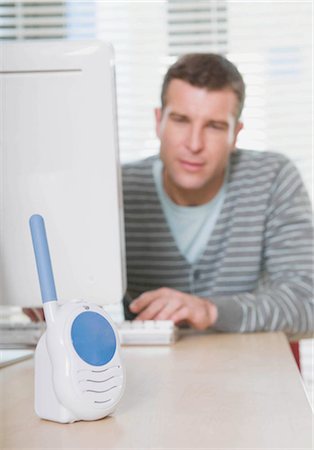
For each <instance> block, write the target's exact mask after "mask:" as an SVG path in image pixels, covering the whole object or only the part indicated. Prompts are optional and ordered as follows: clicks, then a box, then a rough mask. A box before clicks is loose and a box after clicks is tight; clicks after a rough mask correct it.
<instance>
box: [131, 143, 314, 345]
mask: <svg viewBox="0 0 314 450" xmlns="http://www.w3.org/2000/svg"><path fill="white" fill-rule="evenodd" d="M154 158H155V157H151V158H148V159H146V160H143V161H140V162H138V163H134V164H130V165H127V166H125V167H124V168H123V191H124V214H125V232H126V254H127V277H128V296H127V297H126V299H125V312H126V317H127V318H131V317H132V315H131V313H130V311H129V309H128V302H129V301H130V300H131V299H133V298H135V297H137V296H138V295H139V294H141V293H142V292H144V291H146V290H153V289H157V288H159V287H163V286H166V287H170V288H173V289H178V290H181V291H184V292H187V293H192V294H194V295H198V296H200V297H202V298H206V299H210V300H211V301H212V302H213V303H215V304H216V305H217V307H218V321H217V323H216V324H215V329H216V330H220V331H227V332H229V331H230V332H250V331H267V330H283V331H285V332H286V333H287V334H288V335H290V336H291V337H292V336H295V335H297V336H298V337H300V336H301V335H309V334H311V333H312V331H313V312H314V310H313V295H312V294H313V289H312V286H313V285H312V283H313V278H312V274H313V270H312V269H313V267H312V237H313V233H312V217H311V207H310V201H309V198H308V195H307V193H306V191H305V188H304V185H303V183H302V180H301V178H300V175H299V173H298V171H297V170H296V168H295V166H294V165H293V164H292V163H291V162H290V161H289V160H288V159H287V158H286V157H284V156H283V155H279V154H276V153H270V152H255V151H248V150H237V151H236V152H235V153H233V154H232V156H231V160H230V173H229V178H228V187H227V192H226V197H225V201H224V205H223V207H222V210H221V213H220V216H219V218H218V220H217V222H216V226H215V228H214V230H213V233H212V235H211V237H210V239H209V242H208V243H207V246H206V248H205V249H204V253H203V254H202V256H201V257H200V259H199V260H198V261H197V262H196V263H195V264H189V263H188V262H187V260H186V259H185V258H184V257H183V256H182V255H181V254H180V252H179V250H178V248H177V246H176V244H175V241H174V239H173V236H172V234H171V232H170V230H169V228H168V225H167V222H166V220H165V217H164V215H163V211H162V208H161V205H160V202H159V199H158V195H157V193H156V188H155V183H154V180H153V176H152V163H153V161H154Z"/></svg>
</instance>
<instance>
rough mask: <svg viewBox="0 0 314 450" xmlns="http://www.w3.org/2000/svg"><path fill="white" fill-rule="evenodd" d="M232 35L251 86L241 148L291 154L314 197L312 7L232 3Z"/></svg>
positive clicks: (232, 53)
mask: <svg viewBox="0 0 314 450" xmlns="http://www.w3.org/2000/svg"><path fill="white" fill-rule="evenodd" d="M228 33H229V43H228V52H227V56H228V57H229V58H230V59H231V60H232V61H233V62H235V63H236V64H237V66H238V68H239V70H240V71H241V73H242V74H243V76H244V80H245V82H246V84H247V98H246V103H245V108H244V111H243V121H244V125H245V127H244V130H243V131H242V132H241V133H240V136H239V141H238V143H239V146H242V147H244V148H251V149H252V148H253V149H254V148H255V149H258V150H275V151H278V152H281V153H284V154H286V155H287V156H288V157H290V158H291V159H292V160H293V161H294V162H295V163H296V165H297V166H298V168H299V170H300V172H301V174H302V176H303V179H304V181H305V184H306V186H307V188H308V191H309V192H310V193H311V194H312V170H311V166H312V152H311V149H312V95H311V93H312V5H311V3H310V2H287V1H285V2H278V1H277V2H255V1H254V2H250V3H247V2H232V1H230V2H229V4H228Z"/></svg>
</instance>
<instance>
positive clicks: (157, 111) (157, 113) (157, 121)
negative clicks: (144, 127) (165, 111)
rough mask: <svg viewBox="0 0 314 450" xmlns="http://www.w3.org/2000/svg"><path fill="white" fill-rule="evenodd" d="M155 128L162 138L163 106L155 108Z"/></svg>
mask: <svg viewBox="0 0 314 450" xmlns="http://www.w3.org/2000/svg"><path fill="white" fill-rule="evenodd" d="M154 113H155V130H156V134H157V136H158V137H159V138H160V124H161V117H162V110H161V108H155V109H154Z"/></svg>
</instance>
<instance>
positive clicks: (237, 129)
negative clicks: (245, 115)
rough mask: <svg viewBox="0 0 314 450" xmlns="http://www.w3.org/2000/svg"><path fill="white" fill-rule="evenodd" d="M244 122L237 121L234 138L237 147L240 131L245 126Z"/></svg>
mask: <svg viewBox="0 0 314 450" xmlns="http://www.w3.org/2000/svg"><path fill="white" fill-rule="evenodd" d="M243 126H244V125H243V122H240V121H238V122H237V123H236V126H235V129H234V138H233V148H234V149H235V146H236V143H237V139H238V134H239V133H240V131H241V130H242V128H243Z"/></svg>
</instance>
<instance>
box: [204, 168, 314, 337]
mask: <svg viewBox="0 0 314 450" xmlns="http://www.w3.org/2000/svg"><path fill="white" fill-rule="evenodd" d="M272 191H273V192H272V196H271V201H270V203H269V207H268V211H267V215H266V222H265V233H264V254H263V264H264V271H263V274H262V277H261V280H260V284H259V287H258V288H257V289H256V291H254V292H248V293H240V294H237V295H231V296H230V297H229V296H226V297H220V298H214V299H212V300H213V301H214V303H215V304H216V305H217V306H218V320H217V322H216V324H215V328H217V329H219V330H222V331H240V332H249V331H264V330H266V331H271V330H283V331H285V332H286V333H288V334H290V335H295V334H302V335H305V334H311V333H313V325H314V324H313V318H314V304H313V226H312V214H311V205H310V201H309V198H308V195H307V193H306V191H305V188H304V185H303V182H302V180H301V178H300V175H299V173H298V171H297V170H296V168H295V167H294V165H293V164H292V163H291V162H289V161H288V162H287V163H286V164H285V166H284V167H283V168H282V170H281V171H280V173H279V174H278V177H277V179H276V182H275V183H274V185H273V189H272ZM230 302H231V303H232V306H231V304H230ZM232 315H234V319H232ZM235 318H237V320H235Z"/></svg>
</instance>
